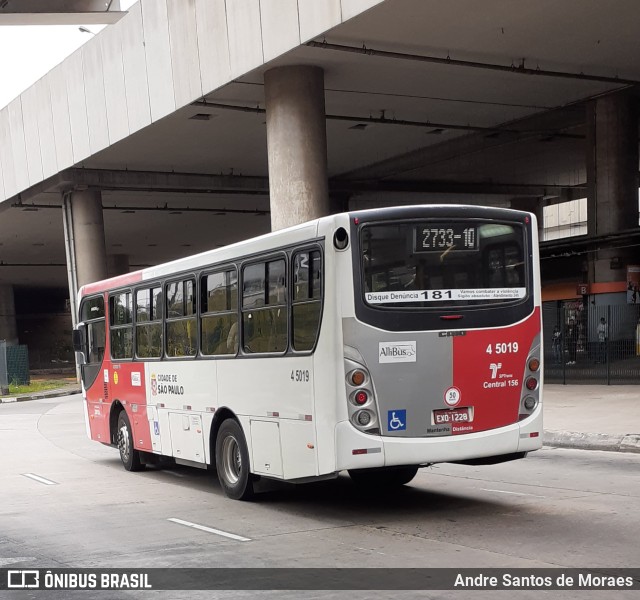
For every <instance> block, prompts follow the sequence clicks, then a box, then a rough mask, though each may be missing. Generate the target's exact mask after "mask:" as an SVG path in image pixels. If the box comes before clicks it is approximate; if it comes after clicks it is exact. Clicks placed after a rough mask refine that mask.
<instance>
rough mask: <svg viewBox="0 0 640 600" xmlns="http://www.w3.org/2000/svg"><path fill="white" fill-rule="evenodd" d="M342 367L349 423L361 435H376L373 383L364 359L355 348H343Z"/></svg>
mask: <svg viewBox="0 0 640 600" xmlns="http://www.w3.org/2000/svg"><path fill="white" fill-rule="evenodd" d="M344 367H345V368H344V370H345V374H346V377H345V380H346V381H345V384H346V385H345V387H346V399H347V410H348V415H349V421H350V422H351V424H352V425H353V426H354V427H356V428H357V429H358V430H359V431H362V432H363V433H370V434H376V435H378V434H379V433H380V425H379V417H378V409H377V402H376V395H375V389H374V385H373V381H372V380H371V374H370V373H369V370H368V369H367V367H366V366H365V363H364V358H362V355H361V354H360V352H358V351H357V350H356V349H355V348H352V347H350V346H345V348H344Z"/></svg>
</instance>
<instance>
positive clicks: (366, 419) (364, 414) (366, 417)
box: [354, 410, 373, 427]
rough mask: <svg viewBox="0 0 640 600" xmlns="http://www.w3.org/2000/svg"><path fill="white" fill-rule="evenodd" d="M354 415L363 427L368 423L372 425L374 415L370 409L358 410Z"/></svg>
mask: <svg viewBox="0 0 640 600" xmlns="http://www.w3.org/2000/svg"><path fill="white" fill-rule="evenodd" d="M354 417H355V420H356V422H357V423H358V425H360V426H361V427H366V426H367V425H370V424H371V421H372V420H373V416H372V415H371V413H370V412H369V411H368V410H361V411H358V412H357V413H356V414H355V415H354Z"/></svg>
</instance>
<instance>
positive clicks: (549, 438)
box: [543, 384, 640, 453]
mask: <svg viewBox="0 0 640 600" xmlns="http://www.w3.org/2000/svg"><path fill="white" fill-rule="evenodd" d="M543 403H544V404H543V405H544V444H545V446H555V447H562V448H585V449H587V450H617V451H620V452H639V453H640V390H638V386H635V385H609V386H607V385H559V384H546V385H545V386H544V399H543Z"/></svg>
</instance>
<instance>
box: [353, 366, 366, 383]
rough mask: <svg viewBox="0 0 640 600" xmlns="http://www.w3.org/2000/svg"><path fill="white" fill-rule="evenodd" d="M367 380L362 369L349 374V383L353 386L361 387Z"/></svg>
mask: <svg viewBox="0 0 640 600" xmlns="http://www.w3.org/2000/svg"><path fill="white" fill-rule="evenodd" d="M366 379H367V376H366V374H365V372H364V371H363V370H362V369H355V370H353V371H351V373H349V383H351V385H355V386H361V385H362V384H363V383H364V382H365V381H366Z"/></svg>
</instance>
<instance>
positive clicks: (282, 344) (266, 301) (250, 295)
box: [242, 259, 288, 353]
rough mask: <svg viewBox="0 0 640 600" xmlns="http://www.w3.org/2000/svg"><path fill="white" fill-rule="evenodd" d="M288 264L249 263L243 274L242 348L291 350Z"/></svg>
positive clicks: (273, 261) (272, 350) (248, 349)
mask: <svg viewBox="0 0 640 600" xmlns="http://www.w3.org/2000/svg"><path fill="white" fill-rule="evenodd" d="M285 274H286V265H285V261H284V260H283V259H278V260H272V261H269V262H261V263H256V264H253V265H248V266H246V267H245V268H244V269H243V273H242V348H243V350H244V351H245V352H249V353H256V352H284V351H285V350H286V349H287V321H288V315H287V290H286V279H285Z"/></svg>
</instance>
